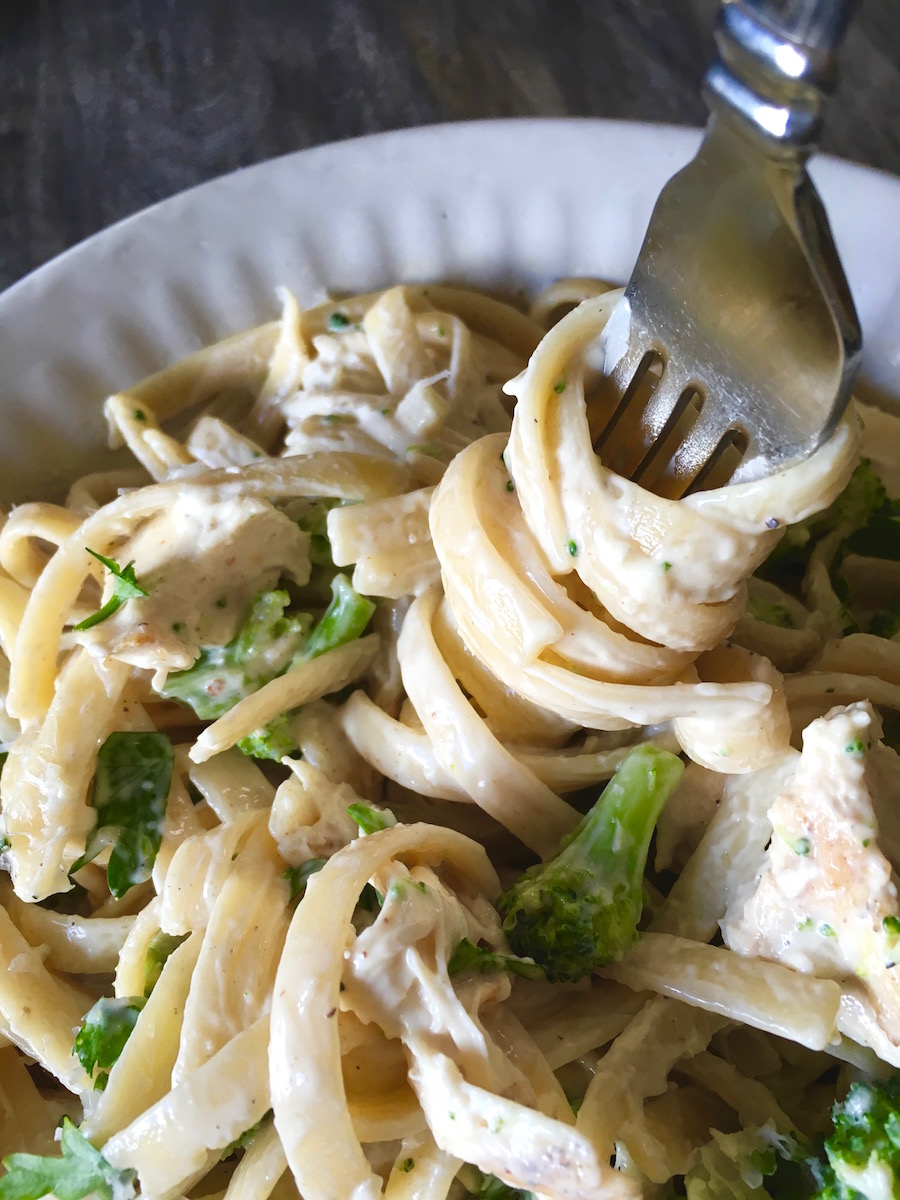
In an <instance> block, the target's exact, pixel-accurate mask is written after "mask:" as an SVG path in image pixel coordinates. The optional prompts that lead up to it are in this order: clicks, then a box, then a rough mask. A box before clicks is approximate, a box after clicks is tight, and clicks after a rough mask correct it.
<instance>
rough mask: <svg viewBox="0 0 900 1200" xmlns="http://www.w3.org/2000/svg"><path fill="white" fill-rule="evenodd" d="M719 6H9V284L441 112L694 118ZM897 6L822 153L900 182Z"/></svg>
mask: <svg viewBox="0 0 900 1200" xmlns="http://www.w3.org/2000/svg"><path fill="white" fill-rule="evenodd" d="M716 8H717V2H716V0H429V2H426V0H0V287H3V286H5V285H7V284H9V283H11V282H13V281H14V280H15V279H17V278H18V277H20V276H21V275H23V274H25V273H26V272H27V271H29V270H30V269H31V268H32V267H34V266H36V265H37V264H39V263H41V262H43V261H45V260H46V259H48V258H50V257H52V256H53V255H54V254H57V253H59V252H60V251H61V250H63V249H65V248H66V247H67V246H69V245H71V244H72V243H74V242H76V241H79V240H80V239H81V238H83V237H85V236H87V235H88V234H90V233H93V232H94V231H95V230H97V229H100V228H102V227H103V226H104V225H107V224H109V223H110V222H111V221H115V220H117V219H119V218H120V217H123V216H125V215H127V214H128V213H131V212H134V211H136V210H137V209H140V208H142V207H143V206H145V205H146V204H149V203H152V202H153V201H156V200H159V199H162V198H163V197H165V196H168V195H170V194H172V193H173V192H176V191H179V190H180V189H182V188H185V187H190V186H191V185H193V184H196V183H200V182H202V181H204V180H206V179H210V178H212V177H213V176H216V175H219V174H222V173H223V172H226V171H230V170H233V169H234V168H235V167H238V166H243V165H246V164H249V163H254V162H258V161H260V160H261V159H265V158H267V157H269V156H271V155H274V154H283V153H285V152H287V151H290V150H297V149H300V148H303V147H306V146H311V145H316V144H318V143H321V142H327V141H332V140H335V139H339V138H346V137H352V136H354V135H357V134H362V133H368V132H371V131H374V130H382V129H396V128H401V127H405V126H410V125H419V124H424V123H429V122H434V121H457V120H466V119H471V118H479V117H497V116H539V115H544V116H562V115H577V116H587V115H593V116H603V117H626V118H633V119H637V120H644V121H670V122H684V123H689V124H698V123H700V122H701V121H702V120H703V117H704V110H703V106H702V103H701V101H700V99H699V96H698V85H699V81H700V77H701V75H702V72H703V69H704V66H705V64H706V63H707V61H708V59H709V56H710V53H711V49H712V40H711V34H710V30H711V26H712V22H713V18H714V15H715V11H716ZM898 46H900V4H898V3H897V0H866V2H865V3H864V4H863V5H862V6H861V12H860V15H859V17H858V19H857V22H856V24H855V26H854V27H853V29H852V30H851V31H850V34H849V36H848V39H847V45H846V47H845V52H844V56H843V76H842V84H841V89H840V92H839V95H838V98H837V100H836V101H835V103H834V104H833V107H832V112H831V114H830V118H829V125H828V130H827V137H826V140H825V148H826V149H827V150H829V151H830V152H831V153H835V154H839V155H842V156H844V157H847V158H852V159H855V160H857V161H859V162H863V163H866V164H868V165H870V166H876V167H881V168H883V169H885V170H888V171H892V172H895V173H898V174H900V52H898V49H897V48H898Z"/></svg>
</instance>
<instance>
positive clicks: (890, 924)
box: [881, 916, 900, 941]
mask: <svg viewBox="0 0 900 1200" xmlns="http://www.w3.org/2000/svg"><path fill="white" fill-rule="evenodd" d="M881 927H882V929H883V930H884V932H885V933H886V934H887V936H888V937H889V938H890V939H891V940H892V941H893V940H894V939H895V938H900V917H895V916H887V917H885V918H884V920H883V921H882V923H881Z"/></svg>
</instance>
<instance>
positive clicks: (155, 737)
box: [72, 731, 175, 900]
mask: <svg viewBox="0 0 900 1200" xmlns="http://www.w3.org/2000/svg"><path fill="white" fill-rule="evenodd" d="M174 766H175V752H174V750H173V748H172V743H171V741H170V740H169V738H168V737H166V735H165V734H164V733H138V732H129V731H118V732H116V733H111V734H110V735H109V737H108V738H107V739H106V741H105V742H104V743H103V745H102V746H101V747H100V750H99V753H98V754H97V770H96V773H95V774H94V791H93V796H92V799H91V803H92V804H93V807H94V809H95V811H96V814H97V815H96V822H95V824H94V828H93V829H92V831H91V833H90V834H89V835H88V839H87V845H86V846H85V850H84V854H83V855H82V856H81V858H79V859H78V860H77V861H76V862H74V863H73V864H72V871H73V872H74V871H78V870H80V869H81V868H82V867H83V866H85V864H86V863H89V862H92V861H93V859H95V858H96V857H97V855H98V854H99V853H100V852H101V850H104V849H105V848H106V847H107V846H112V853H111V854H110V856H109V863H108V865H107V868H106V879H107V883H108V884H109V890H110V892H111V893H112V894H113V896H115V898H116V899H117V900H121V898H122V897H123V896H124V895H125V893H126V892H127V891H128V890H129V888H131V887H133V886H134V885H135V884H136V883H143V882H144V881H145V880H146V879H149V878H150V874H151V872H152V870H153V864H154V863H155V862H156V855H157V853H158V852H159V847H160V843H161V841H162V832H163V824H164V822H165V816H166V800H167V798H168V795H169V787H170V785H171V783H172V771H173V769H174Z"/></svg>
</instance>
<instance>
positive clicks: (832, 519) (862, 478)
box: [811, 458, 887, 537]
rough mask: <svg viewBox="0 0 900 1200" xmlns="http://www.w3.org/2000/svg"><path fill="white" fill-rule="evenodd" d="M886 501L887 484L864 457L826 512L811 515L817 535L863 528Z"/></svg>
mask: <svg viewBox="0 0 900 1200" xmlns="http://www.w3.org/2000/svg"><path fill="white" fill-rule="evenodd" d="M886 501H887V492H886V491H885V490H884V484H883V483H882V482H881V480H880V479H879V477H878V476H877V475H876V474H875V472H874V471H873V470H872V466H871V464H870V462H869V460H868V459H867V458H863V459H860V462H859V464H858V465H857V467H856V470H855V471H854V472H853V474H852V475H851V476H850V480H849V482H848V484H847V486H846V487H845V488H844V490H843V491H842V492H841V494H840V495H839V496H838V498H837V499H836V500H835V501H834V502H833V503H832V504H831V506H830V507H829V508H826V509H825V511H824V512H821V513H818V514H817V515H816V516H815V517H812V518H811V522H812V528H813V530H814V532H815V535H816V536H817V537H822V535H823V534H825V533H832V532H834V531H835V530H840V531H841V532H842V533H844V532H845V531H846V534H849V532H850V531H851V530H854V529H861V528H862V527H863V525H865V524H866V522H867V521H869V519H870V518H871V517H872V515H873V514H874V513H876V512H877V511H878V509H880V508H881V507H882V506H883V505H884V504H885V502H886ZM846 534H845V536H846Z"/></svg>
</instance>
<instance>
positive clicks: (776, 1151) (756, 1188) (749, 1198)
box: [684, 1125, 811, 1200]
mask: <svg viewBox="0 0 900 1200" xmlns="http://www.w3.org/2000/svg"><path fill="white" fill-rule="evenodd" d="M710 1132H711V1133H712V1138H711V1139H710V1141H708V1142H707V1143H706V1145H704V1146H701V1147H700V1149H699V1151H698V1154H697V1161H696V1162H695V1163H694V1165H693V1166H692V1167H691V1168H690V1170H689V1171H688V1172H687V1174H686V1175H685V1177H684V1190H685V1195H686V1196H687V1198H688V1200H771V1198H772V1197H779V1198H781V1197H783V1198H784V1200H799V1198H800V1197H801V1196H806V1195H808V1193H809V1185H810V1183H811V1180H808V1179H807V1177H806V1176H805V1175H804V1165H803V1164H804V1162H805V1159H806V1154H807V1151H806V1148H805V1143H801V1142H800V1141H798V1140H797V1139H796V1138H794V1137H787V1136H784V1135H782V1134H779V1133H778V1132H777V1131H776V1130H775V1129H774V1128H773V1127H772V1126H771V1125H765V1126H763V1127H762V1128H759V1127H757V1126H749V1127H748V1128H746V1129H741V1130H739V1131H738V1132H737V1133H728V1134H725V1133H720V1132H719V1131H718V1130H717V1129H713V1130H711V1131H710Z"/></svg>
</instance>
